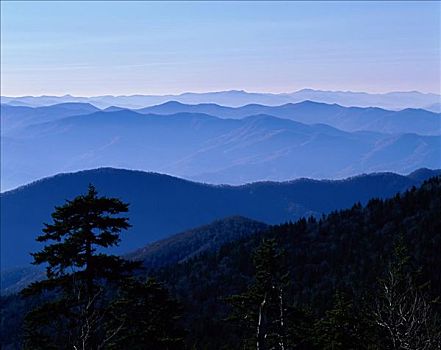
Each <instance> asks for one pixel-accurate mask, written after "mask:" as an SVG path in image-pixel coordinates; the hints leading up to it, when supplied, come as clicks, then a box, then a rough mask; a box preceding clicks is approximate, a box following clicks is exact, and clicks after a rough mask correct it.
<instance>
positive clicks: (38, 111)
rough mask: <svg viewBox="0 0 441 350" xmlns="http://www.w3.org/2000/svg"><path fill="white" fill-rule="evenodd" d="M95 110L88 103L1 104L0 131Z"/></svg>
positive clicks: (6, 131)
mask: <svg viewBox="0 0 441 350" xmlns="http://www.w3.org/2000/svg"><path fill="white" fill-rule="evenodd" d="M97 111H99V109H98V108H96V107H95V106H92V105H91V104H90V103H60V104H56V105H52V106H44V107H35V108H33V107H25V106H11V105H7V104H2V105H1V106H0V114H1V132H2V134H6V133H8V132H9V131H10V130H13V129H15V128H19V127H25V126H28V125H31V124H37V123H44V122H49V121H54V120H59V119H62V118H66V117H70V116H74V115H83V114H90V113H93V112H97Z"/></svg>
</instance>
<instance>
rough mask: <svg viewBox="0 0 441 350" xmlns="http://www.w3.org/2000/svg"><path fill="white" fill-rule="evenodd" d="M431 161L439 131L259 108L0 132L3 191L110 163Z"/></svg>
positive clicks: (239, 168) (439, 148)
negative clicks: (347, 126) (335, 121)
mask: <svg viewBox="0 0 441 350" xmlns="http://www.w3.org/2000/svg"><path fill="white" fill-rule="evenodd" d="M391 158H392V159H393V162H391V161H390V160H391ZM440 165H441V136H421V135H416V134H397V135H395V134H393V135H391V134H381V133H374V132H365V131H363V132H351V133H349V132H343V131H341V130H338V129H335V128H332V127H330V126H327V125H323V124H315V125H306V124H302V123H299V122H295V121H291V120H287V119H280V118H276V117H272V116H268V115H255V116H250V117H246V118H243V119H240V120H233V119H220V118H216V117H213V116H210V115H207V114H200V113H178V114H174V115H168V116H163V115H153V114H148V115H143V114H139V113H136V112H134V111H129V110H120V111H114V112H103V111H100V112H96V113H93V114H89V115H82V116H74V117H68V118H64V119H61V120H57V121H53V122H48V123H41V124H36V125H31V126H28V127H26V128H20V129H15V130H14V131H11V132H10V133H8V135H7V137H3V138H2V169H1V170H2V178H1V181H2V189H3V190H4V189H10V188H13V187H16V186H19V185H22V184H25V183H29V182H31V181H34V180H36V179H38V178H42V177H45V176H50V175H55V174H57V173H60V172H66V171H77V170H82V169H88V168H89V169H90V168H96V167H103V166H112V167H121V168H131V169H141V170H147V171H157V172H162V173H168V174H172V175H175V176H180V177H185V178H188V179H192V180H196V181H202V182H209V183H229V184H241V183H247V182H252V181H260V180H275V181H283V180H289V179H292V178H298V177H315V178H344V177H347V176H353V175H356V174H360V173H366V172H373V171H394V172H399V173H408V172H411V171H414V170H416V169H418V168H421V167H427V168H438V167H440Z"/></svg>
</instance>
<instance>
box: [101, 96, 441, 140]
mask: <svg viewBox="0 0 441 350" xmlns="http://www.w3.org/2000/svg"><path fill="white" fill-rule="evenodd" d="M106 110H107V111H115V110H116V107H113V108H112V107H109V108H107V109H106ZM136 112H138V113H142V114H163V115H168V114H176V113H183V112H185V113H204V114H209V115H211V116H215V117H218V118H233V119H241V118H245V117H247V116H253V115H260V114H265V115H271V116H273V117H278V118H283V119H289V120H293V121H297V122H300V123H305V124H327V125H330V126H332V127H334V128H338V129H340V130H343V131H360V130H365V131H375V132H383V133H394V134H396V133H416V134H421V135H440V134H441V114H440V113H433V112H429V111H426V110H424V109H413V108H406V109H403V110H400V111H391V110H385V109H382V108H373V107H369V108H360V107H343V106H340V105H337V104H332V105H331V104H326V103H318V102H313V101H303V102H299V103H295V104H293V103H288V104H284V105H281V106H264V105H259V104H250V105H246V106H243V107H236V108H233V107H226V106H220V105H217V104H214V103H204V104H197V105H188V104H183V103H180V102H176V101H169V102H166V103H163V104H161V105H156V106H152V107H146V108H142V109H138V110H136Z"/></svg>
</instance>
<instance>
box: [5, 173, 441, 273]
mask: <svg viewBox="0 0 441 350" xmlns="http://www.w3.org/2000/svg"><path fill="white" fill-rule="evenodd" d="M438 173H440V171H429V170H426V171H425V172H423V173H420V174H419V175H418V176H417V178H416V179H415V178H414V177H413V175H412V174H410V175H409V176H401V175H396V174H391V173H381V174H371V175H362V176H357V177H354V178H350V179H347V180H339V181H318V180H309V179H299V180H294V181H290V182H282V183H277V182H260V183H253V184H248V185H242V186H213V185H205V184H200V183H194V182H190V181H186V180H182V179H178V178H174V177H171V176H167V175H160V174H154V173H145V172H141V171H130V170H118V169H110V168H103V169H96V170H89V171H81V172H78V173H73V174H61V175H57V176H54V177H50V178H46V179H43V180H40V181H37V182H34V183H32V184H30V185H27V186H23V187H20V188H18V189H16V190H13V191H8V192H5V193H2V194H1V197H0V198H1V223H0V224H1V226H0V228H1V233H2V235H1V266H2V268H9V267H13V266H21V265H24V264H27V263H29V262H30V261H31V257H30V256H29V253H30V252H33V251H36V250H37V249H39V248H40V247H41V245H40V244H38V243H37V242H35V237H36V236H37V235H39V234H40V232H41V229H42V228H43V223H44V222H50V214H51V213H52V212H53V210H54V206H56V205H61V204H63V203H64V201H65V200H66V199H72V198H74V197H75V196H77V195H79V194H81V193H84V192H85V191H86V190H87V186H88V184H89V183H93V184H94V185H95V186H96V187H97V189H98V191H99V193H100V194H103V195H106V196H112V197H117V198H120V199H121V200H123V201H126V202H128V203H129V204H130V207H129V218H130V222H131V224H132V225H133V227H132V228H131V229H130V230H129V231H128V232H125V233H123V235H122V244H121V247H120V248H119V249H116V250H115V251H114V252H115V253H126V252H129V251H131V250H134V249H136V248H139V247H142V246H144V245H146V244H147V243H150V242H154V241H157V240H159V239H162V238H165V237H167V236H170V235H171V234H173V233H177V232H182V231H184V230H188V229H190V228H193V227H198V226H201V225H204V224H208V223H210V222H212V221H213V220H216V219H219V218H225V217H228V216H234V215H241V216H245V217H248V218H250V219H253V220H258V221H261V222H265V223H268V224H276V223H280V222H284V221H287V220H295V219H297V218H299V217H301V216H309V215H320V214H321V213H327V212H330V211H332V210H336V209H340V208H345V207H348V206H351V205H352V204H353V203H354V202H357V201H360V202H362V203H365V202H366V201H368V200H369V199H370V198H373V197H381V198H384V197H389V196H393V195H394V194H395V193H397V192H400V191H404V190H406V189H407V188H409V187H411V186H415V185H418V184H420V183H421V181H422V180H423V178H427V177H428V176H433V175H435V174H438Z"/></svg>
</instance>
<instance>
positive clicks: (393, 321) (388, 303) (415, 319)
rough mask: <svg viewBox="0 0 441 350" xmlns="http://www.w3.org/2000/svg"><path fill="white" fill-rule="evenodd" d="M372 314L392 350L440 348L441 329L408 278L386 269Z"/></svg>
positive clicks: (424, 300) (429, 305)
mask: <svg viewBox="0 0 441 350" xmlns="http://www.w3.org/2000/svg"><path fill="white" fill-rule="evenodd" d="M373 314H374V319H375V323H376V324H377V325H378V326H379V327H381V328H382V329H383V330H384V331H385V334H387V339H385V342H386V341H387V342H388V343H390V344H391V346H392V348H393V349H397V350H398V349H399V350H435V349H441V330H440V329H439V328H437V327H436V322H435V316H434V313H433V311H432V308H431V304H430V302H428V301H427V298H426V296H425V295H424V294H423V293H422V292H421V291H420V290H419V289H417V288H416V287H415V286H414V283H413V282H412V279H411V278H410V277H407V278H404V279H403V277H401V276H399V274H398V273H397V272H396V271H394V270H393V269H389V271H388V273H387V276H386V278H385V279H384V280H383V281H382V282H381V285H380V294H379V297H378V298H377V302H376V305H375V310H374V313H373Z"/></svg>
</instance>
